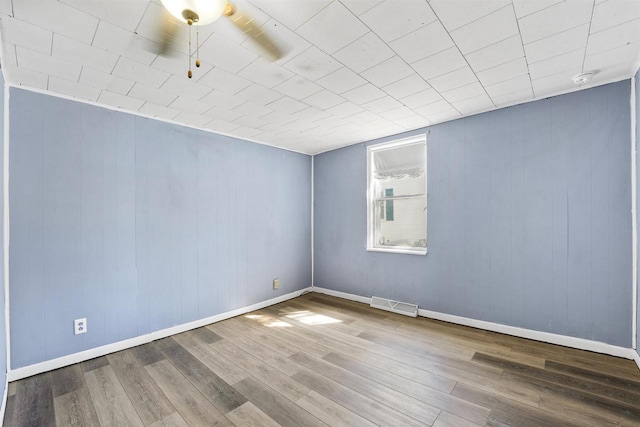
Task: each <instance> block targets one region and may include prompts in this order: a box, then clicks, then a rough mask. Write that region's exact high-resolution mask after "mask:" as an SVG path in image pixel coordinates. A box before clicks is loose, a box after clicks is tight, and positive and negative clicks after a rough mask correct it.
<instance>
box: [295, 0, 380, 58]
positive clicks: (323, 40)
mask: <svg viewBox="0 0 640 427" xmlns="http://www.w3.org/2000/svg"><path fill="white" fill-rule="evenodd" d="M368 31H369V30H368V29H367V27H365V26H364V24H363V23H362V22H360V20H359V19H358V18H356V17H355V16H354V15H353V14H352V13H351V12H350V11H349V9H347V8H346V7H344V6H343V5H342V3H340V2H333V3H331V4H330V5H329V6H327V7H326V8H324V9H323V10H322V11H321V12H319V13H318V14H317V15H315V16H314V17H313V18H311V19H310V20H309V21H307V22H306V23H305V24H304V25H302V26H301V27H300V28H298V30H297V33H298V34H300V35H301V36H302V37H304V38H305V39H307V40H308V41H310V42H311V43H313V44H314V45H315V46H317V47H319V48H320V49H321V50H323V51H325V52H327V53H329V54H333V53H335V52H337V51H338V50H340V49H342V48H343V47H345V46H346V45H348V44H349V43H351V42H353V41H354V40H357V39H359V38H360V37H362V36H363V35H364V34H366V33H367V32H368Z"/></svg>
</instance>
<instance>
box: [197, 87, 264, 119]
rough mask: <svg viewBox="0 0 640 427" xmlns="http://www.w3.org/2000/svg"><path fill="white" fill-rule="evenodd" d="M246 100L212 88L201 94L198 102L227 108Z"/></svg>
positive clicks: (234, 106) (229, 108)
mask: <svg viewBox="0 0 640 427" xmlns="http://www.w3.org/2000/svg"><path fill="white" fill-rule="evenodd" d="M192 99H193V98H192ZM246 101H247V100H245V99H243V98H240V97H238V96H235V95H229V94H226V93H224V92H220V91H218V90H213V91H211V92H209V93H208V94H207V95H206V96H203V97H202V98H200V102H202V103H204V104H207V105H212V106H216V107H220V108H226V109H227V110H231V109H233V108H236V107H237V106H239V105H242V104H244V103H245V102H246ZM258 105H259V104H258ZM265 111H266V110H265ZM237 114H240V115H242V114H247V113H244V112H238V113H237Z"/></svg>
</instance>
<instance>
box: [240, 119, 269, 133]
mask: <svg viewBox="0 0 640 427" xmlns="http://www.w3.org/2000/svg"><path fill="white" fill-rule="evenodd" d="M233 123H235V124H237V125H239V126H249V127H252V128H256V129H258V128H260V126H263V125H266V124H267V121H266V120H264V119H258V118H256V117H253V116H242V117H238V118H237V119H235V120H234V121H233ZM260 130H262V129H260Z"/></svg>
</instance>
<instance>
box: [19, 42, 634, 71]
mask: <svg viewBox="0 0 640 427" xmlns="http://www.w3.org/2000/svg"><path fill="white" fill-rule="evenodd" d="M18 59H20V58H18ZM638 60H640V43H632V44H628V45H625V46H621V47H617V48H614V49H610V50H607V51H604V52H599V53H596V54H593V55H588V56H587V57H586V58H585V59H584V69H585V71H586V70H606V69H607V68H610V67H612V66H614V65H617V64H635V65H636V67H637V61H638Z"/></svg>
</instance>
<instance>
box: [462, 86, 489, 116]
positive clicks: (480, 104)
mask: <svg viewBox="0 0 640 427" xmlns="http://www.w3.org/2000/svg"><path fill="white" fill-rule="evenodd" d="M483 92H484V91H483ZM452 105H453V107H454V108H455V109H456V110H458V111H460V112H461V113H462V114H473V113H476V112H479V111H484V110H488V109H491V108H494V107H495V105H493V102H492V101H491V98H489V96H488V95H487V94H486V93H483V94H482V95H478V96H475V97H473V98H467V99H464V100H461V101H457V102H453V103H452Z"/></svg>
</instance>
